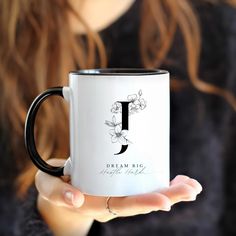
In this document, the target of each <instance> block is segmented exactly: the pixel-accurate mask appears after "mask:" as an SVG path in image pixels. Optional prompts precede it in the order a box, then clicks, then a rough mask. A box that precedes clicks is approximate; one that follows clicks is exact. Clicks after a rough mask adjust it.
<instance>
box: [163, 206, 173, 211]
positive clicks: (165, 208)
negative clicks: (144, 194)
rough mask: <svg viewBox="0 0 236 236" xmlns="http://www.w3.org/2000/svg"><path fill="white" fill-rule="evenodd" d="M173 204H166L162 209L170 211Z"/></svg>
mask: <svg viewBox="0 0 236 236" xmlns="http://www.w3.org/2000/svg"><path fill="white" fill-rule="evenodd" d="M170 209H171V206H164V207H162V208H161V210H162V211H170Z"/></svg>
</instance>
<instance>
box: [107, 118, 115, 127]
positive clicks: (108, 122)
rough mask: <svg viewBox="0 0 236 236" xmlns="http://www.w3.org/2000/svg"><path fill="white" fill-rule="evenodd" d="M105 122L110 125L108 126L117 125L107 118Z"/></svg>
mask: <svg viewBox="0 0 236 236" xmlns="http://www.w3.org/2000/svg"><path fill="white" fill-rule="evenodd" d="M105 124H106V125H108V126H110V127H114V126H115V125H114V124H113V123H112V122H111V121H109V120H106V121H105Z"/></svg>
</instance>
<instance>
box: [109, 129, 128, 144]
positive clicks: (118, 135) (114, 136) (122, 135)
mask: <svg viewBox="0 0 236 236" xmlns="http://www.w3.org/2000/svg"><path fill="white" fill-rule="evenodd" d="M110 135H111V141H112V143H117V142H119V143H120V144H122V145H127V144H128V143H129V140H128V139H127V138H126V136H127V130H121V125H116V126H115V128H114V129H111V130H110Z"/></svg>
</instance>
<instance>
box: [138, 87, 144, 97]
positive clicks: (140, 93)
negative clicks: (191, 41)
mask: <svg viewBox="0 0 236 236" xmlns="http://www.w3.org/2000/svg"><path fill="white" fill-rule="evenodd" d="M142 94H143V93H142V90H141V89H140V90H139V91H138V95H139V96H140V97H141V96H142Z"/></svg>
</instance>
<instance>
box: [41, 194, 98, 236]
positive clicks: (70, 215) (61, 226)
mask: <svg viewBox="0 0 236 236" xmlns="http://www.w3.org/2000/svg"><path fill="white" fill-rule="evenodd" d="M37 208H38V210H39V212H40V214H41V216H42V218H43V219H44V221H45V222H46V223H47V225H48V227H49V228H50V229H51V230H52V232H53V234H54V235H56V236H64V235H70V236H73V235H76V236H84V235H87V234H88V232H89V230H90V228H91V225H92V223H93V221H94V219H93V218H91V217H88V216H85V215H81V214H80V213H78V212H76V210H73V209H69V208H66V207H62V206H57V205H56V204H53V203H51V202H49V201H48V200H46V199H44V198H43V197H41V196H40V195H38V199H37Z"/></svg>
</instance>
